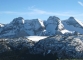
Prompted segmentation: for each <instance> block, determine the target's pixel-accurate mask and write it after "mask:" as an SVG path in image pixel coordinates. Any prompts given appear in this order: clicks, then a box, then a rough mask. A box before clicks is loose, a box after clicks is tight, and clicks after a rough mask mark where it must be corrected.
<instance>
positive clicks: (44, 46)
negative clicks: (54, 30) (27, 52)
mask: <svg viewBox="0 0 83 60" xmlns="http://www.w3.org/2000/svg"><path fill="white" fill-rule="evenodd" d="M82 37H83V35H82V36H68V37H65V36H61V35H57V36H54V37H50V38H46V39H43V40H40V41H39V42H37V43H36V44H35V45H34V46H33V49H32V52H31V53H33V54H43V55H47V54H56V55H57V56H58V58H65V57H66V58H83V41H82V40H81V39H82Z"/></svg>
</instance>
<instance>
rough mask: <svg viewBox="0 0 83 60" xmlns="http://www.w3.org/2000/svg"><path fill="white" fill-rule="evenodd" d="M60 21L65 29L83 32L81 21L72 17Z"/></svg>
mask: <svg viewBox="0 0 83 60" xmlns="http://www.w3.org/2000/svg"><path fill="white" fill-rule="evenodd" d="M62 23H63V25H64V27H65V29H67V30H70V31H77V32H79V33H82V34H83V23H82V22H81V21H79V20H77V19H75V18H74V17H70V18H69V19H67V20H64V21H62Z"/></svg>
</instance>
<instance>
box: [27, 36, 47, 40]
mask: <svg viewBox="0 0 83 60" xmlns="http://www.w3.org/2000/svg"><path fill="white" fill-rule="evenodd" d="M47 37H48V36H26V38H28V39H29V40H32V41H39V40H41V39H45V38H47Z"/></svg>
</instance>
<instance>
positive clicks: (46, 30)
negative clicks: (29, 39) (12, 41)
mask: <svg viewBox="0 0 83 60" xmlns="http://www.w3.org/2000/svg"><path fill="white" fill-rule="evenodd" d="M74 32H78V33H80V34H83V23H82V22H81V21H80V20H77V19H76V18H74V17H69V18H68V19H66V20H60V18H58V17H56V16H50V17H49V18H48V19H47V20H41V19H30V20H29V19H24V18H22V17H18V18H14V19H13V21H11V22H10V23H8V24H0V38H4V37H24V36H54V35H56V34H74Z"/></svg>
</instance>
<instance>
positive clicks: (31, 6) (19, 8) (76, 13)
mask: <svg viewBox="0 0 83 60" xmlns="http://www.w3.org/2000/svg"><path fill="white" fill-rule="evenodd" d="M49 16H57V17H59V18H60V19H61V20H65V19H68V18H69V17H71V16H73V17H75V18H76V19H78V20H80V21H83V0H0V23H9V22H11V21H12V20H13V19H14V18H17V17H23V18H24V19H36V18H39V19H41V20H47V19H48V17H49Z"/></svg>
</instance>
